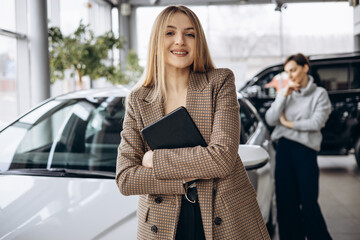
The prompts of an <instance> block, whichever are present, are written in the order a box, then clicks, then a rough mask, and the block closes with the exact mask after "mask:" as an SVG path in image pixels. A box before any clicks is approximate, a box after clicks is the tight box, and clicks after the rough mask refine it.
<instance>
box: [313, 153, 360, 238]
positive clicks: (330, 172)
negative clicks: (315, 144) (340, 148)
mask: <svg viewBox="0 0 360 240" xmlns="http://www.w3.org/2000/svg"><path fill="white" fill-rule="evenodd" d="M318 163H319V167H320V197H319V203H320V206H321V209H322V212H323V215H324V218H325V220H326V223H327V226H328V229H329V231H330V234H331V236H332V237H333V239H334V240H359V239H360V170H359V168H357V165H356V161H355V157H354V155H350V156H330V157H329V156H326V157H324V156H319V158H318Z"/></svg>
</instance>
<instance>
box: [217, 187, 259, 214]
mask: <svg viewBox="0 0 360 240" xmlns="http://www.w3.org/2000/svg"><path fill="white" fill-rule="evenodd" d="M221 199H222V201H223V204H224V206H225V208H226V210H227V211H228V213H235V212H239V211H241V212H242V211H244V210H245V211H246V210H250V209H252V208H253V204H254V202H256V195H255V194H254V192H253V191H251V189H250V190H249V191H248V189H246V188H243V189H236V190H234V191H231V192H227V193H225V194H222V195H221Z"/></svg>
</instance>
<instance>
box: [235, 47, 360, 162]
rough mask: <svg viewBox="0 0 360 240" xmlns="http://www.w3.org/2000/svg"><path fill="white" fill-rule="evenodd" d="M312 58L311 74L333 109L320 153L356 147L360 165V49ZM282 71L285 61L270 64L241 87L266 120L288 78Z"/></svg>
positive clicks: (342, 153)
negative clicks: (269, 109) (266, 115)
mask: <svg viewBox="0 0 360 240" xmlns="http://www.w3.org/2000/svg"><path fill="white" fill-rule="evenodd" d="M309 60H310V71H309V73H310V75H312V76H313V77H314V81H315V83H316V84H317V85H319V86H322V87H324V88H325V89H326V90H327V91H328V94H329V97H330V100H331V103H332V112H331V114H330V117H329V119H328V121H327V123H326V126H325V127H324V128H323V129H322V134H323V141H322V144H321V150H320V154H323V155H339V154H340V155H346V154H348V153H349V151H350V150H351V149H352V148H354V150H355V158H356V161H357V164H358V166H359V167H360V122H359V121H360V103H359V100H360V52H355V53H344V54H332V55H321V56H320V55H316V56H315V55H314V56H309ZM283 71H284V68H283V64H277V65H273V66H270V67H268V68H266V69H264V70H262V71H261V72H260V73H258V74H257V75H255V77H253V78H252V79H251V80H249V81H248V82H247V83H246V84H245V85H244V86H243V87H242V88H241V89H240V92H242V93H243V94H244V95H245V96H246V97H247V98H248V99H249V100H250V101H251V102H252V103H253V104H254V106H255V107H256V109H258V112H259V114H260V115H261V117H262V118H263V119H264V116H265V113H266V111H267V109H268V108H269V107H270V105H271V103H272V102H273V101H274V99H275V96H276V92H277V91H278V90H279V89H280V88H282V87H284V86H285V85H286V83H287V81H288V79H287V76H286V74H284V72H283ZM270 130H271V129H270Z"/></svg>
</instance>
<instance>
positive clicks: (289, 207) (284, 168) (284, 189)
mask: <svg viewBox="0 0 360 240" xmlns="http://www.w3.org/2000/svg"><path fill="white" fill-rule="evenodd" d="M275 183H276V202H277V216H278V223H279V234H280V239H281V240H292V239H299V240H300V239H301V240H303V239H305V236H306V237H307V239H308V240H313V239H314V240H315V239H316V240H323V239H324V240H326V239H331V237H330V234H329V232H328V230H327V227H326V223H325V220H324V218H323V216H322V214H321V210H320V206H319V204H318V201H317V200H318V195H319V167H318V165H317V152H316V151H314V150H312V149H310V148H308V147H306V146H304V145H302V144H299V143H297V142H294V141H291V140H288V139H285V138H281V139H280V140H279V142H278V145H277V153H276V167H275Z"/></svg>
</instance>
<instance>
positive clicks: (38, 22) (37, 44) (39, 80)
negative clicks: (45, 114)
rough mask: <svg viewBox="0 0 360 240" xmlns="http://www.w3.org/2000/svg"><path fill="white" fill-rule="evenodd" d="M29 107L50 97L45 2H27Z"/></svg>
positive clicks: (34, 0) (37, 0) (31, 0)
mask: <svg viewBox="0 0 360 240" xmlns="http://www.w3.org/2000/svg"><path fill="white" fill-rule="evenodd" d="M28 6H29V15H28V16H29V35H28V39H29V47H30V71H31V73H30V76H31V80H30V82H31V87H30V89H31V105H32V106H35V105H37V104H38V103H40V102H41V101H43V100H45V99H47V98H49V97H50V71H49V43H48V26H47V3H46V0H28Z"/></svg>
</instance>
